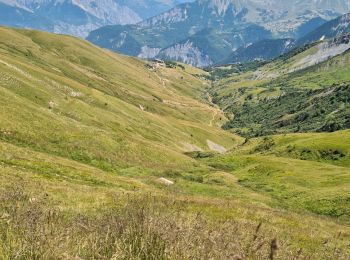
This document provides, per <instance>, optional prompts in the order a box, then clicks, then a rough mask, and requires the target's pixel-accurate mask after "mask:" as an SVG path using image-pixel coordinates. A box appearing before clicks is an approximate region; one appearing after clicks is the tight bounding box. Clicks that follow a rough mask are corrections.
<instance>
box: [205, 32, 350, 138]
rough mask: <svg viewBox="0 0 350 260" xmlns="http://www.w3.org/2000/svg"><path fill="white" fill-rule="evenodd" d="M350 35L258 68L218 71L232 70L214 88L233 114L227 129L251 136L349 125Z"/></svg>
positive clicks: (218, 99)
mask: <svg viewBox="0 0 350 260" xmlns="http://www.w3.org/2000/svg"><path fill="white" fill-rule="evenodd" d="M348 37H349V36H348V35H346V36H341V37H339V38H337V39H334V40H332V41H330V42H321V43H315V44H311V45H308V46H305V47H302V48H299V49H296V50H293V51H292V52H290V53H288V54H285V55H284V56H281V57H279V58H277V59H275V60H273V61H271V62H269V63H265V64H262V65H261V66H260V67H258V68H255V67H254V66H253V65H254V64H247V65H248V68H247V69H244V66H243V65H241V67H243V68H241V67H238V70H237V66H233V67H230V68H219V69H217V70H216V71H215V70H214V72H212V74H214V75H220V73H219V71H226V75H227V74H228V76H226V77H223V78H221V79H220V78H219V79H218V77H216V82H215V83H214V87H213V88H212V91H211V92H212V95H213V100H214V102H215V103H217V104H219V105H220V107H222V108H223V109H224V111H225V112H226V113H227V114H228V115H229V116H230V117H231V120H230V121H229V122H228V123H227V124H226V125H225V126H224V128H225V129H232V130H233V131H234V132H236V133H239V134H241V135H244V136H246V137H254V136H263V135H269V134H275V133H290V132H310V131H312V132H315V131H317V132H332V131H336V130H341V129H346V128H349V127H350V122H349V115H350V114H349V113H350V109H349V104H350V101H349V100H350V99H349V82H350V78H349V75H350V72H349V62H350V60H349V58H350V54H349V52H348V51H346V48H349V43H348ZM338 52H339V53H338ZM329 56H331V58H329Z"/></svg>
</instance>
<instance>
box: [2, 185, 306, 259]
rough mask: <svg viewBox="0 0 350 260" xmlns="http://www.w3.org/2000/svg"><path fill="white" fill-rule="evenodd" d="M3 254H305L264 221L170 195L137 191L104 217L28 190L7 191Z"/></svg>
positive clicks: (197, 256) (190, 256) (234, 256)
mask: <svg viewBox="0 0 350 260" xmlns="http://www.w3.org/2000/svg"><path fill="white" fill-rule="evenodd" d="M0 202H1V204H0V205H1V208H0V210H1V211H0V212H1V215H0V216H1V219H0V236H1V242H0V258H2V259H73V258H74V259H80V258H82V259H282V258H283V259H299V258H311V256H308V257H307V256H302V251H301V250H299V252H292V251H291V250H290V249H288V246H287V245H286V243H283V242H282V243H281V245H277V244H278V241H277V240H276V239H275V238H274V236H273V234H272V232H269V231H267V230H265V228H264V227H263V225H262V224H259V225H258V226H256V225H253V224H240V223H237V222H234V221H227V222H217V223H212V222H210V221H208V220H206V219H205V218H204V217H203V216H201V214H190V213H185V212H186V209H185V207H186V205H181V203H179V202H178V201H173V200H169V199H167V198H156V197H152V196H146V197H145V196H143V197H141V196H137V195H131V196H126V197H125V198H124V197H123V198H117V199H116V203H115V207H113V208H111V207H109V208H108V209H104V210H101V211H100V212H99V213H98V214H96V213H94V214H91V215H72V214H69V213H66V212H60V211H59V210H58V209H55V208H53V207H50V204H52V203H50V202H49V199H48V197H47V195H44V196H42V197H41V198H31V197H30V196H29V195H28V194H26V193H25V192H24V190H23V188H18V187H17V188H11V189H9V190H6V191H5V192H3V193H2V194H1V201H0Z"/></svg>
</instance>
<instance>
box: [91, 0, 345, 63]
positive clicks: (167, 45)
mask: <svg viewBox="0 0 350 260" xmlns="http://www.w3.org/2000/svg"><path fill="white" fill-rule="evenodd" d="M289 5H290V4H289V3H286V1H276V0H270V1H267V2H266V1H257V0H244V1H234V0H228V1H227V0H219V1H214V0H198V1H195V2H193V3H187V4H182V5H179V6H177V7H175V8H173V9H171V10H170V11H168V12H164V13H163V14H161V15H158V16H155V17H152V18H150V19H147V20H145V21H142V22H140V23H138V24H136V25H133V26H108V27H102V28H100V29H98V30H96V31H93V32H91V33H90V35H89V37H88V40H89V41H91V42H93V43H95V44H97V45H99V46H102V47H104V48H108V49H111V50H113V51H117V52H122V53H125V54H129V55H133V56H139V57H142V58H154V57H156V56H157V55H158V54H159V57H162V58H167V59H174V60H180V61H186V62H188V63H190V64H192V65H197V66H203V64H204V65H211V64H213V63H216V62H218V61H220V60H223V59H224V58H226V57H227V56H228V55H229V54H230V53H232V51H234V50H237V49H238V48H240V47H245V46H247V45H250V44H252V43H256V42H259V41H261V40H264V39H270V38H286V37H300V36H302V35H304V34H305V33H307V32H308V30H312V29H314V28H316V26H318V25H320V24H321V23H322V21H325V20H330V19H332V18H335V17H337V16H338V15H339V14H342V13H344V12H347V11H350V6H349V3H348V2H347V1H342V0H340V1H337V2H334V1H333V2H330V1H322V2H320V1H317V2H315V1H314V0H308V1H297V0H294V1H293V8H292V9H290V8H289ZM155 36H157V37H155Z"/></svg>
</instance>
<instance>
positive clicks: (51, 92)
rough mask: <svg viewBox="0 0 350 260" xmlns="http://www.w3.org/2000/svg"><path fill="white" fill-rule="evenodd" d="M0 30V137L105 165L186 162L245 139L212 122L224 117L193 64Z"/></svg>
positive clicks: (164, 164)
mask: <svg viewBox="0 0 350 260" xmlns="http://www.w3.org/2000/svg"><path fill="white" fill-rule="evenodd" d="M0 37H1V40H0V42H1V59H0V66H1V82H0V84H1V88H0V91H1V98H0V99H1V104H2V106H1V107H2V110H1V118H2V120H1V123H0V129H1V134H0V139H1V140H4V141H6V142H9V143H12V144H15V145H19V146H25V147H31V148H32V149H34V150H37V151H43V152H47V153H52V154H56V155H60V156H63V157H67V158H71V159H74V160H77V161H82V162H85V163H89V164H93V165H97V166H99V167H102V168H103V167H111V168H117V167H126V166H130V165H135V164H136V165H140V166H145V167H146V166H147V167H150V166H152V165H153V166H155V165H158V166H159V167H165V168H166V167H170V166H171V165H176V164H177V162H182V163H181V165H182V166H184V167H186V165H189V164H191V160H189V159H188V158H186V157H185V156H183V155H182V153H183V152H184V151H189V150H192V149H193V147H196V149H203V150H209V146H208V142H209V141H210V142H214V143H216V144H218V145H220V146H223V147H226V148H229V147H231V146H232V145H234V144H235V142H237V141H238V142H239V140H240V138H236V137H234V136H233V135H230V134H227V133H225V132H223V131H221V130H219V129H217V128H216V127H214V125H215V124H216V122H218V123H219V122H220V120H219V119H221V122H222V123H223V122H224V121H225V118H224V117H223V115H222V113H221V112H220V111H218V110H217V109H216V108H214V107H210V106H209V105H208V104H205V102H206V100H205V99H206V96H205V95H206V94H205V89H204V88H205V85H206V82H205V81H203V80H201V79H199V78H196V77H194V76H192V74H191V72H188V71H191V68H185V69H184V70H183V69H182V68H165V67H160V68H158V69H152V67H150V65H147V64H146V63H144V62H141V61H138V60H135V59H132V58H127V57H122V56H118V55H116V54H113V53H110V52H107V51H104V50H101V49H98V48H96V47H94V46H92V45H91V44H89V43H86V42H84V41H81V40H77V39H75V38H72V37H68V36H67V37H63V36H54V35H49V34H46V33H41V32H35V31H20V30H9V29H5V28H1V36H0ZM198 73H199V74H200V73H201V72H197V74H198ZM201 96H202V97H203V98H202V99H201V98H200V97H201ZM213 114H215V115H217V117H216V118H215V124H212V117H213ZM209 125H213V126H212V127H211V126H209Z"/></svg>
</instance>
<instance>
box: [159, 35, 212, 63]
mask: <svg viewBox="0 0 350 260" xmlns="http://www.w3.org/2000/svg"><path fill="white" fill-rule="evenodd" d="M160 55H161V57H162V58H163V59H165V60H176V61H180V62H183V63H187V64H191V65H193V66H197V67H206V66H210V65H212V64H213V62H212V61H211V60H210V57H209V56H208V55H206V54H205V53H204V52H202V51H201V50H200V49H199V48H198V47H196V46H195V45H194V43H193V42H191V41H186V42H185V43H182V44H181V43H179V44H175V45H174V46H171V47H169V48H166V49H164V50H162V51H161V52H160Z"/></svg>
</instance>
